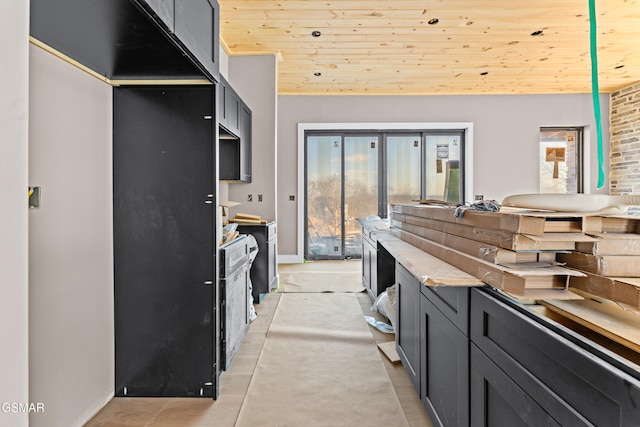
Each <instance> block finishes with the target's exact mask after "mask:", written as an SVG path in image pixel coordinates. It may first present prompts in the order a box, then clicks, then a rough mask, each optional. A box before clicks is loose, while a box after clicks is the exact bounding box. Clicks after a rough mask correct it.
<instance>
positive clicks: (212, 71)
mask: <svg viewBox="0 0 640 427" xmlns="http://www.w3.org/2000/svg"><path fill="white" fill-rule="evenodd" d="M219 19H220V6H219V5H218V2H217V0H175V21H174V22H175V36H176V38H177V39H178V40H179V41H180V43H181V44H183V45H184V46H185V48H186V50H187V52H188V53H189V54H190V55H191V56H192V57H193V58H194V59H195V60H196V62H197V63H199V64H200V66H201V67H202V68H203V71H205V73H206V74H208V75H209V77H210V78H211V79H212V80H214V81H218V80H219V79H220V73H219V69H218V66H219V65H218V61H219V51H220V42H219V40H220V28H219Z"/></svg>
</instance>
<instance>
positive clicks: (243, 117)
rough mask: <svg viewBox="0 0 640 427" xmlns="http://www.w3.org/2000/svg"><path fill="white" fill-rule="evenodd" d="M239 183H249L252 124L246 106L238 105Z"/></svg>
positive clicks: (249, 112) (249, 111)
mask: <svg viewBox="0 0 640 427" xmlns="http://www.w3.org/2000/svg"><path fill="white" fill-rule="evenodd" d="M239 109H240V129H239V134H240V181H242V182H251V161H252V160H251V159H252V156H251V144H252V132H251V130H252V122H251V120H252V119H251V110H250V109H249V107H247V105H246V104H244V103H242V102H241V103H240V107H239Z"/></svg>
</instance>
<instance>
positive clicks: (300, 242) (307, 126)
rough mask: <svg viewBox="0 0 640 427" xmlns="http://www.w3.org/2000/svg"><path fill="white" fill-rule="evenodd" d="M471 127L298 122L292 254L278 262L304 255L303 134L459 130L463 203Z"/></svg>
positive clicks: (469, 190) (469, 181)
mask: <svg viewBox="0 0 640 427" xmlns="http://www.w3.org/2000/svg"><path fill="white" fill-rule="evenodd" d="M474 128H475V125H474V123H473V122H465V121H458V122H426V121H425V122H299V123H298V125H297V141H298V144H297V147H298V149H297V159H298V162H297V164H298V167H297V170H298V174H297V176H298V178H297V182H296V190H295V194H291V193H289V196H288V199H289V201H294V202H295V203H296V214H295V221H296V224H297V227H296V233H295V234H296V245H295V249H294V250H293V251H290V252H288V253H283V254H279V256H278V258H279V260H280V262H282V263H302V262H304V254H305V234H306V230H305V216H306V210H305V192H306V187H305V133H307V132H322V131H325V132H331V133H335V132H350V131H360V130H363V131H374V130H380V131H387V132H396V131H414V132H415V131H429V130H440V131H442V130H459V131H463V132H464V135H465V146H464V151H463V152H462V153H461V155H462V156H464V159H465V161H464V162H465V164H464V174H465V178H464V194H463V196H462V197H463V200H465V201H470V200H472V199H473V197H474V196H473V195H474V185H473V170H474V165H473V158H474V156H473V150H474Z"/></svg>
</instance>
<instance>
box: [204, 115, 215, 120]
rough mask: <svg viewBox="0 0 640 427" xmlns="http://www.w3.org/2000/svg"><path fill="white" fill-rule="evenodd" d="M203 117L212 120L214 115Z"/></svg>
mask: <svg viewBox="0 0 640 427" xmlns="http://www.w3.org/2000/svg"><path fill="white" fill-rule="evenodd" d="M203 119H205V120H211V119H213V116H204V117H203Z"/></svg>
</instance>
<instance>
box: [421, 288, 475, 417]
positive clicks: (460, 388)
mask: <svg viewBox="0 0 640 427" xmlns="http://www.w3.org/2000/svg"><path fill="white" fill-rule="evenodd" d="M420 304H421V307H420V313H421V315H420V318H421V319H420V321H421V322H422V325H421V328H420V331H421V340H420V341H421V347H422V348H421V352H422V357H421V366H420V378H421V387H420V388H421V396H420V398H421V400H422V404H423V405H424V407H425V408H426V409H427V412H429V415H430V416H431V419H432V420H434V421H436V422H437V423H439V424H440V425H443V426H451V427H454V426H459V427H463V426H465V427H466V426H468V425H469V339H468V338H467V337H466V336H465V335H463V334H462V332H460V330H458V328H457V327H456V326H455V325H454V324H453V322H452V321H451V320H449V319H448V318H447V317H446V316H445V315H444V314H443V313H441V312H440V310H438V308H436V306H435V305H434V304H432V303H431V301H430V300H429V299H428V298H427V297H426V296H424V295H421V298H420Z"/></svg>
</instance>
